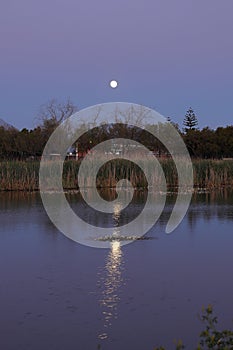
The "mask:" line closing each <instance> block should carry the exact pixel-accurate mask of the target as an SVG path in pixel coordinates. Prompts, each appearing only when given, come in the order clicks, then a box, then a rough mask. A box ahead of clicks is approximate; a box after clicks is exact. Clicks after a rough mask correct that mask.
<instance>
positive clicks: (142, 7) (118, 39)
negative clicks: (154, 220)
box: [0, 0, 233, 128]
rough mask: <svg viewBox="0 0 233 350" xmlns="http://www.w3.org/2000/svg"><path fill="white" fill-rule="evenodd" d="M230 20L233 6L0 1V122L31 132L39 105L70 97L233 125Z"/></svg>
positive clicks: (200, 0)
mask: <svg viewBox="0 0 233 350" xmlns="http://www.w3.org/2000/svg"><path fill="white" fill-rule="evenodd" d="M232 13H233V1H232V0H222V1H220V0H192V1H191V0H176V1H174V0H140V1H139V0H128V1H127V0H124V1H123V0H117V1H113V0H99V1H94V0H93V1H90V0H85V1H80V0H66V1H65V0H62V1H61V0H60V1H59V0H46V1H45V0H40V1H35V0H21V1H19V0H1V11H0V49H1V52H0V62H1V64H0V118H2V119H4V120H5V121H6V122H8V123H12V124H13V125H15V126H16V127H18V128H23V127H28V128H32V127H34V126H35V125H36V123H37V122H36V120H35V117H36V114H37V112H38V109H39V106H40V105H41V104H43V103H45V102H46V101H48V100H49V99H51V98H53V97H54V98H57V99H59V100H65V99H66V98H67V97H70V99H71V100H72V101H73V102H74V103H75V104H76V105H77V106H78V107H79V109H81V108H84V107H88V106H91V105H94V104H97V103H102V102H110V101H128V102H134V103H139V104H143V105H145V106H148V107H152V108H154V109H156V110H157V111H158V112H160V113H161V114H163V115H164V116H171V118H172V119H173V120H174V121H176V122H178V123H179V124H181V123H182V120H183V117H184V114H185V112H186V110H187V109H188V108H189V106H192V108H193V109H194V111H195V112H196V115H197V116H198V119H199V126H200V127H204V126H206V125H209V126H210V127H212V128H215V127H216V126H218V125H227V124H228V125H229V124H233V108H232V102H233V20H232ZM112 78H115V79H117V80H118V81H119V86H118V88H117V89H111V88H110V87H109V85H108V83H109V80H111V79H112Z"/></svg>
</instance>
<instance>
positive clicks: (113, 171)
mask: <svg viewBox="0 0 233 350" xmlns="http://www.w3.org/2000/svg"><path fill="white" fill-rule="evenodd" d="M160 163H161V165H162V168H163V171H164V174H165V178H166V181H167V185H168V187H170V188H176V187H177V185H178V181H177V173H176V168H175V165H174V163H173V161H172V160H171V159H161V160H160ZM39 166H40V163H39V162H20V161H4V162H0V190H1V191H36V190H38V189H39ZM79 166H80V162H79V161H66V162H65V163H64V168H63V186H64V188H65V189H77V188H78V179H77V174H78V169H79ZM146 166H147V168H148V171H149V174H150V176H151V178H150V181H152V182H153V183H155V184H156V186H159V185H160V183H161V177H160V175H158V174H156V173H155V171H154V168H153V165H152V164H151V163H150V162H149V161H148V164H146ZM193 170H194V186H195V188H205V189H214V188H216V189H218V188H226V187H233V161H232V160H229V161H227V160H194V161H193ZM89 171H90V172H89ZM88 172H89V174H92V173H91V168H90V169H88V168H87V169H86V174H88ZM90 178H91V176H90V177H88V175H87V176H85V177H83V178H82V179H81V180H82V183H81V184H80V185H81V186H82V187H89V185H90ZM122 178H128V180H130V181H131V183H132V184H133V186H134V187H147V180H146V178H145V175H144V174H143V172H142V171H141V170H140V168H139V167H138V166H137V165H135V164H134V163H132V162H127V161H122V160H121V159H116V160H115V161H112V162H107V163H106V164H105V166H103V167H102V168H101V169H100V171H99V173H98V177H97V186H98V187H102V188H108V187H114V186H115V184H116V182H117V181H118V180H120V179H122Z"/></svg>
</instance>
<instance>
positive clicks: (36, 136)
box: [0, 124, 233, 160]
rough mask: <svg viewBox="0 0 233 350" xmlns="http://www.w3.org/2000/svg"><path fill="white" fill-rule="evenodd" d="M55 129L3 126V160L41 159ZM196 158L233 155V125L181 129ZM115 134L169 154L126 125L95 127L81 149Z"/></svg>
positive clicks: (0, 143)
mask: <svg viewBox="0 0 233 350" xmlns="http://www.w3.org/2000/svg"><path fill="white" fill-rule="evenodd" d="M52 130H53V128H52V129H51V128H45V127H41V126H38V127H36V128H35V129H33V130H27V129H23V130H21V131H18V130H16V129H13V128H10V129H4V128H3V127H0V159H2V160H4V159H8V160H13V159H18V160H25V159H30V158H32V159H37V158H39V157H40V156H41V154H42V152H43V149H44V146H45V144H46V142H47V140H48V138H49V136H50V134H51V132H52ZM180 134H181V136H182V137H183V140H184V142H185V144H186V146H187V148H188V151H189V153H190V155H191V156H192V157H194V158H204V159H222V158H232V157H233V126H227V127H219V128H217V129H216V130H211V129H209V128H204V129H202V130H188V131H187V132H180ZM112 137H125V138H126V137H127V138H131V139H134V140H135V141H139V142H140V143H143V144H144V145H145V146H147V147H148V148H149V149H151V150H152V151H155V152H156V153H157V154H158V155H160V154H161V155H165V154H166V150H165V148H164V147H163V145H161V144H160V142H158V141H157V140H155V138H154V137H150V135H149V136H148V133H146V132H145V131H141V132H140V131H138V130H136V129H131V130H127V128H123V126H120V124H119V125H118V126H115V127H111V128H110V127H109V128H105V129H104V128H102V129H101V130H100V129H99V128H94V129H93V130H92V131H90V132H88V133H86V134H84V135H83V136H82V137H81V138H80V139H79V140H78V143H77V144H78V145H79V150H80V152H82V153H85V152H86V151H87V150H89V149H91V148H92V147H93V146H95V145H96V144H98V143H100V142H102V141H104V140H107V139H109V138H112Z"/></svg>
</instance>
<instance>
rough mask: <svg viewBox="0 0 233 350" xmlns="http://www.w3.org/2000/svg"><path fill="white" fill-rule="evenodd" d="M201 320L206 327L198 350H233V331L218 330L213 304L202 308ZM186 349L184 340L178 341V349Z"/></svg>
mask: <svg viewBox="0 0 233 350" xmlns="http://www.w3.org/2000/svg"><path fill="white" fill-rule="evenodd" d="M201 320H202V322H203V323H204V324H205V329H204V330H203V331H202V332H201V333H200V335H199V337H200V341H199V343H198V346H197V348H196V350H206V349H213V350H233V331H231V330H227V329H224V330H222V331H219V330H217V328H216V325H217V323H218V319H217V317H216V316H214V315H213V307H212V305H208V306H207V308H204V309H203V310H202V315H201ZM181 349H185V346H184V345H183V343H182V341H179V342H177V343H176V350H181ZM154 350H165V348H164V347H159V348H158V347H156V348H155V349H154Z"/></svg>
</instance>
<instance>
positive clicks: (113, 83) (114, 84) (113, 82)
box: [110, 80, 118, 89]
mask: <svg viewBox="0 0 233 350" xmlns="http://www.w3.org/2000/svg"><path fill="white" fill-rule="evenodd" d="M117 85H118V82H117V81H116V80H111V81H110V86H111V88H112V89H115V88H116V87H117Z"/></svg>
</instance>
